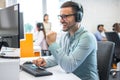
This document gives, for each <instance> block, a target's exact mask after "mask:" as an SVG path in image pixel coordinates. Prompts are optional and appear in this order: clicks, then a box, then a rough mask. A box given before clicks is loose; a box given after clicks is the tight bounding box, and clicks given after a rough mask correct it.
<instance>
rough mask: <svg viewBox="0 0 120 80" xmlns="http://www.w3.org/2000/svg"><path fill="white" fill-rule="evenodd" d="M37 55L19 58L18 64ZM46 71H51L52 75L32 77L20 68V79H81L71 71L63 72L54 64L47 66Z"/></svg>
mask: <svg viewBox="0 0 120 80" xmlns="http://www.w3.org/2000/svg"><path fill="white" fill-rule="evenodd" d="M36 58H37V57H34V58H21V59H20V64H22V63H23V62H25V61H28V60H29V61H31V60H33V59H36ZM47 70H48V71H50V72H52V73H53V75H50V76H42V77H34V76H32V75H31V74H29V73H26V72H24V71H22V70H20V80H81V79H80V78H78V77H77V76H75V75H74V74H72V73H69V74H67V73H65V71H64V70H62V68H61V67H60V66H54V67H51V68H47Z"/></svg>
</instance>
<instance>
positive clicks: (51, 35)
mask: <svg viewBox="0 0 120 80" xmlns="http://www.w3.org/2000/svg"><path fill="white" fill-rule="evenodd" d="M56 36H57V33H56V32H53V31H51V32H49V33H48V34H47V35H46V41H47V43H48V45H50V44H52V43H53V42H55V41H56Z"/></svg>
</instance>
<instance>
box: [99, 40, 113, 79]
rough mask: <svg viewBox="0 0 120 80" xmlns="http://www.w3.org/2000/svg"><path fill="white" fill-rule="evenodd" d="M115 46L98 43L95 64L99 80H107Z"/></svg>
mask: <svg viewBox="0 0 120 80" xmlns="http://www.w3.org/2000/svg"><path fill="white" fill-rule="evenodd" d="M114 48H115V44H114V43H113V42H110V41H98V51H97V62H98V73H99V77H100V80H108V78H109V73H110V69H111V64H112V57H113V53H114Z"/></svg>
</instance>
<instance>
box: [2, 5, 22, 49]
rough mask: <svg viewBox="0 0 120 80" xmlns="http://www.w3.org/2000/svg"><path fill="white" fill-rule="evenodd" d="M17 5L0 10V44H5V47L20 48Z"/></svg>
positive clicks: (19, 19) (19, 24)
mask: <svg viewBox="0 0 120 80" xmlns="http://www.w3.org/2000/svg"><path fill="white" fill-rule="evenodd" d="M20 17H21V16H20V10H19V4H15V5H12V6H9V7H6V8H3V9H1V10H0V43H2V42H5V43H7V44H8V46H7V47H12V48H20V33H21V31H20V30H23V28H20V27H23V26H21V23H20V21H21V18H20ZM3 46H4V44H3Z"/></svg>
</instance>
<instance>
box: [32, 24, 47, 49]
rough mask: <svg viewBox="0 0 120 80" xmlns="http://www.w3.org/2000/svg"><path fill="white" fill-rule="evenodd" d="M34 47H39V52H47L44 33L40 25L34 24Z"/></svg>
mask: <svg viewBox="0 0 120 80" xmlns="http://www.w3.org/2000/svg"><path fill="white" fill-rule="evenodd" d="M33 38H34V43H33V45H34V46H40V47H41V50H48V46H47V42H46V33H45V29H44V26H43V24H42V23H37V24H36V31H35V33H34V36H33Z"/></svg>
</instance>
